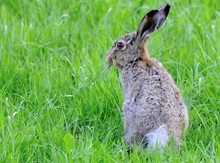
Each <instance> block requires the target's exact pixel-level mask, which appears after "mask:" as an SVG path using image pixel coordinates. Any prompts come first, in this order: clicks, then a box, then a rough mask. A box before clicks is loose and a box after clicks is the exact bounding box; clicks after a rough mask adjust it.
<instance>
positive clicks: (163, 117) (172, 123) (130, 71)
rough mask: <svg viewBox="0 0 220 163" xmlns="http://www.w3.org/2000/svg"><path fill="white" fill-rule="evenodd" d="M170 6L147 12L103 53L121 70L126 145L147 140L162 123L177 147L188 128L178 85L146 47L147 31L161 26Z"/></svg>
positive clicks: (150, 31) (148, 33)
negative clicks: (120, 45) (130, 29)
mask: <svg viewBox="0 0 220 163" xmlns="http://www.w3.org/2000/svg"><path fill="white" fill-rule="evenodd" d="M169 7H170V6H169V5H165V6H163V7H161V8H159V9H158V10H153V12H150V14H147V15H146V16H145V17H144V18H143V19H142V21H141V23H140V25H139V27H138V29H137V32H134V33H131V34H127V35H125V36H124V37H122V38H120V39H119V40H118V41H116V42H115V44H114V45H113V46H112V48H111V49H110V50H109V52H108V54H107V56H106V60H107V62H108V64H110V65H113V66H115V67H117V68H119V69H120V70H121V75H120V80H121V83H122V88H123V94H124V102H123V112H124V133H125V136H124V139H125V142H126V143H127V144H128V145H133V144H147V143H148V139H147V138H146V134H149V133H152V132H153V131H154V130H156V129H158V128H160V126H164V128H163V129H164V130H165V131H167V132H168V133H169V136H170V138H171V139H174V141H175V146H176V147H179V146H180V145H181V137H182V135H183V134H184V132H185V131H186V129H187V128H188V111H187V108H186V106H185V104H184V103H183V100H182V97H181V96H180V93H179V90H178V88H177V87H176V85H175V83H174V82H173V79H172V77H171V76H170V74H169V73H168V72H167V71H166V69H165V68H164V67H163V66H162V64H161V63H160V62H158V61H156V60H155V59H151V58H150V57H149V53H148V51H147V49H146V43H147V41H148V39H149V37H150V35H151V34H152V33H154V32H155V31H157V30H158V29H159V28H161V27H162V26H163V24H164V22H165V20H166V17H167V15H168V13H169ZM147 16H150V18H146V17H147ZM149 20H150V21H149ZM118 42H120V43H123V44H124V45H125V46H124V48H123V49H118V48H117V43H118ZM162 140H163V139H162Z"/></svg>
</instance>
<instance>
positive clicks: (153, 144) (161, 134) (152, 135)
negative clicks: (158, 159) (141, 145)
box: [146, 124, 169, 149]
mask: <svg viewBox="0 0 220 163" xmlns="http://www.w3.org/2000/svg"><path fill="white" fill-rule="evenodd" d="M146 139H147V142H148V144H147V147H150V148H152V149H156V148H161V147H164V146H165V145H166V144H167V142H168V140H169V136H168V131H167V125H166V124H163V125H161V126H159V127H158V128H157V129H155V130H152V131H151V132H149V133H147V134H146Z"/></svg>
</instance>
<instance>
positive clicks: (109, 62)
mask: <svg viewBox="0 0 220 163" xmlns="http://www.w3.org/2000/svg"><path fill="white" fill-rule="evenodd" d="M106 61H107V63H108V64H110V65H112V64H113V59H112V57H111V56H110V55H107V57H106Z"/></svg>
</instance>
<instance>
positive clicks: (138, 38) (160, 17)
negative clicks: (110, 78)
mask: <svg viewBox="0 0 220 163" xmlns="http://www.w3.org/2000/svg"><path fill="white" fill-rule="evenodd" d="M169 11H170V5H169V4H167V5H165V6H162V7H160V8H159V9H157V10H152V11H150V12H148V13H147V14H146V15H145V16H144V18H143V19H142V21H141V23H140V25H139V26H138V29H137V31H136V32H134V33H130V34H127V35H125V36H124V37H122V38H120V39H119V40H117V41H116V42H115V43H114V45H113V46H112V48H111V49H110V50H109V52H108V54H107V55H106V60H107V63H108V64H109V65H113V66H115V67H118V68H120V69H123V68H124V67H125V66H126V65H127V64H129V63H131V62H134V61H136V60H138V59H144V60H148V59H149V56H148V54H147V52H146V43H147V40H148V39H149V37H150V36H151V34H152V33H154V32H155V31H157V30H159V29H160V28H161V27H162V26H163V24H164V23H165V21H166V19H167V16H168V13H169Z"/></svg>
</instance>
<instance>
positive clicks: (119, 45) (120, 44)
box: [116, 42, 125, 49]
mask: <svg viewBox="0 0 220 163" xmlns="http://www.w3.org/2000/svg"><path fill="white" fill-rule="evenodd" d="M116 46H117V48H118V49H123V48H124V46H125V45H124V43H122V42H117V44H116Z"/></svg>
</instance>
